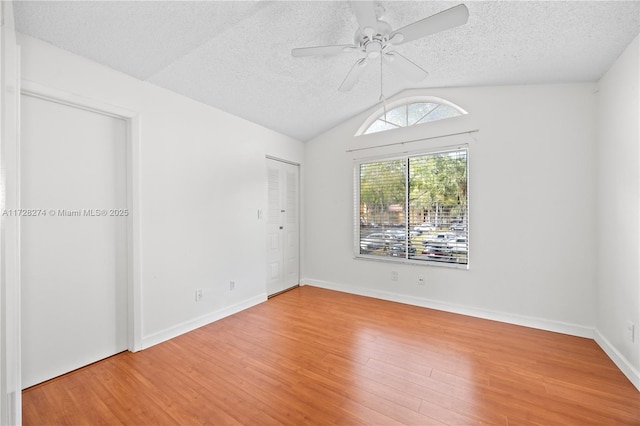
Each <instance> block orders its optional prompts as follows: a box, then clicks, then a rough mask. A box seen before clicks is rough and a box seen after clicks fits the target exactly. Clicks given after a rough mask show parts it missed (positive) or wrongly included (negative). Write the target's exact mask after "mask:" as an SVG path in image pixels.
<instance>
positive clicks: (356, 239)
mask: <svg viewBox="0 0 640 426" xmlns="http://www.w3.org/2000/svg"><path fill="white" fill-rule="evenodd" d="M462 150H464V151H465V154H466V161H465V163H466V177H467V179H466V185H467V192H466V201H467V202H466V227H467V230H466V238H467V259H466V260H467V262H466V263H457V262H455V263H454V262H443V261H437V260H429V259H411V258H409V252H408V250H405V255H404V257H391V256H380V255H370V254H366V253H361V252H360V232H361V227H360V226H361V202H360V195H361V193H360V189H361V187H360V186H361V180H360V173H361V166H362V165H363V164H370V163H375V162H384V161H398V160H404V161H406V166H407V173H406V175H405V197H404V213H405V214H404V228H403V230H404V231H405V232H406V235H407V236H408V235H409V233H410V231H411V225H410V223H409V220H410V217H409V216H410V212H409V201H410V200H409V192H410V188H409V180H410V176H409V173H408V169H409V162H410V160H411V158H417V157H422V156H428V155H437V154H443V153H448V152H454V151H462ZM469 156H470V148H469V144H457V145H450V146H438V147H434V148H431V149H425V150H419V151H412V152H402V153H391V154H388V155H380V156H375V157H364V158H358V159H354V162H353V182H354V193H353V203H354V205H353V208H354V210H353V254H354V259H355V260H367V261H376V262H388V263H395V264H398V263H399V264H410V265H420V266H435V267H443V268H452V269H460V270H469V268H470V263H471V261H470V252H471V249H470V238H469V236H470V230H471V224H470V222H471V220H470V214H469V213H470V199H471V189H470V187H471V185H470V173H469Z"/></svg>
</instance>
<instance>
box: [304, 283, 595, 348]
mask: <svg viewBox="0 0 640 426" xmlns="http://www.w3.org/2000/svg"><path fill="white" fill-rule="evenodd" d="M302 282H303V283H304V284H301V285H311V286H314V287H321V288H326V289H328V290H336V291H341V292H344V293H351V294H357V295H360V296H368V297H374V298H376V299H383V300H389V301H392V302H399V303H405V304H407V305H414V306H421V307H423V308H430V309H436V310H439V311H446V312H451V313H455V314H461V315H468V316H472V317H476V318H483V319H488V320H493V321H499V322H504V323H508V324H515V325H521V326H524V327H531V328H537V329H540V330H546V331H553V332H556V333H563V334H569V335H571V336H579V337H587V338H589V339H593V327H586V326H582V325H578V324H570V323H565V322H561V321H553V320H547V319H543V318H536V317H528V316H524V315H516V314H510V313H505V312H498V311H491V310H487V309H479V308H473V307H470V306H463V305H455V304H451V303H446V302H441V301H438V300H432V299H426V298H423V297H416V296H408V295H405V294H400V293H393V292H390V291H383V290H373V289H368V288H362V287H356V286H350V285H345V284H336V283H330V282H327V281H321V280H314V279H306V280H303V281H302Z"/></svg>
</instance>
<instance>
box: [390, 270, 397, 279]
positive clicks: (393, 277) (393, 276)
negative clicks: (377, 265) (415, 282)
mask: <svg viewBox="0 0 640 426" xmlns="http://www.w3.org/2000/svg"><path fill="white" fill-rule="evenodd" d="M391 281H398V271H391Z"/></svg>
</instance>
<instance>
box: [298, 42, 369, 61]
mask: <svg viewBox="0 0 640 426" xmlns="http://www.w3.org/2000/svg"><path fill="white" fill-rule="evenodd" d="M352 50H353V51H356V50H358V46H356V45H353V44H336V45H333V46H315V47H298V48H296V49H291V56H293V57H295V58H300V57H302V56H323V55H337V54H339V53H343V52H349V51H352Z"/></svg>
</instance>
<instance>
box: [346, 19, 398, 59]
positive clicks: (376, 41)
mask: <svg viewBox="0 0 640 426" xmlns="http://www.w3.org/2000/svg"><path fill="white" fill-rule="evenodd" d="M391 31H392V29H391V25H389V24H388V23H386V22H385V21H380V20H378V21H376V28H370V27H367V28H364V29H363V30H361V29H360V28H358V29H357V30H356V33H355V36H354V44H356V45H357V46H359V47H360V49H361V50H362V52H363V53H364V54H365V55H366V57H367V58H368V59H375V58H377V57H379V56H380V53H381V52H386V51H387V50H388V48H389V46H390V44H389V34H390V33H391Z"/></svg>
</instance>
